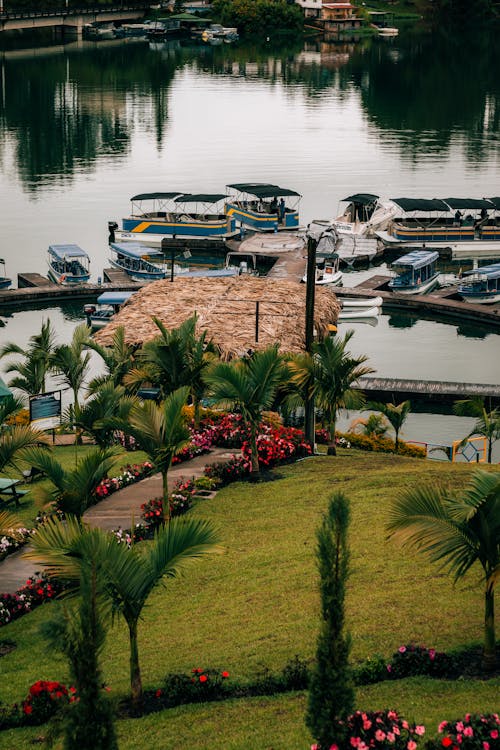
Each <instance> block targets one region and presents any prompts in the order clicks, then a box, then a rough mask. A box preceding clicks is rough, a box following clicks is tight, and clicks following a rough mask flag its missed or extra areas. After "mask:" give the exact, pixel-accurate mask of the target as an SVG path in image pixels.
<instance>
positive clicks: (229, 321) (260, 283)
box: [95, 276, 340, 357]
mask: <svg viewBox="0 0 500 750" xmlns="http://www.w3.org/2000/svg"><path fill="white" fill-rule="evenodd" d="M305 299H306V285H305V284H298V283H297V282H296V281H285V280H282V279H279V280H272V279H269V278H258V277H254V276H248V277H247V276H236V277H231V278H211V279H209V278H200V279H196V278H187V279H183V278H182V276H178V277H176V279H175V281H174V283H170V281H168V280H162V281H155V282H154V283H152V284H148V285H147V286H146V287H144V288H143V289H141V290H140V291H139V292H137V293H136V294H134V295H133V297H131V299H130V300H129V301H128V302H127V303H126V304H125V305H124V307H123V308H122V309H121V310H120V312H119V313H118V314H117V315H115V316H114V318H113V320H112V321H111V323H109V324H108V325H107V326H106V327H105V328H103V329H102V330H100V331H98V332H97V333H96V335H95V339H96V341H98V342H99V343H100V344H103V345H109V344H110V343H111V340H112V337H113V333H114V331H115V330H116V329H117V328H118V327H119V326H124V328H125V340H126V341H127V343H129V344H142V343H143V342H144V341H148V340H150V339H152V338H154V337H155V336H157V335H158V328H157V327H156V325H155V324H154V322H153V321H152V316H153V315H154V316H156V317H157V318H159V319H160V320H161V321H162V322H163V324H164V325H165V326H166V327H167V328H176V327H177V326H179V325H180V324H181V323H182V322H183V321H184V320H186V319H187V318H189V317H190V316H191V315H193V313H195V312H196V314H197V316H198V324H197V325H198V330H199V331H200V332H201V331H204V330H206V331H207V332H208V335H209V337H210V338H212V339H213V342H214V343H215V344H216V345H217V346H218V347H219V349H220V351H221V354H222V355H223V356H226V357H230V356H233V355H236V356H240V355H242V354H244V353H245V352H247V351H248V350H249V349H253V350H255V349H262V348H265V347H267V346H269V345H271V344H274V343H279V345H280V349H281V350H282V351H283V352H299V351H303V349H304V339H305ZM257 302H258V303H259V316H258V341H257V342H256V340H255V329H256V303H257ZM339 309H340V306H339V304H338V301H337V298H336V297H335V295H334V293H333V292H332V291H331V290H329V289H327V288H325V287H319V286H317V287H316V302H315V328H316V330H317V331H318V332H319V333H320V334H323V333H325V332H326V330H327V327H328V325H329V324H334V323H336V321H337V316H338V312H339Z"/></svg>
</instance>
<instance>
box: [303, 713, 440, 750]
mask: <svg viewBox="0 0 500 750" xmlns="http://www.w3.org/2000/svg"><path fill="white" fill-rule="evenodd" d="M342 729H343V731H344V732H345V747H350V748H358V750H368V748H377V750H389V749H390V750H416V748H417V746H418V743H419V742H420V740H421V738H422V737H423V735H424V734H425V727H424V726H422V725H417V726H414V725H413V724H409V723H408V722H407V721H406V720H405V719H403V718H402V717H400V716H398V714H397V713H396V711H390V710H385V711H356V712H355V713H354V714H352V715H351V716H349V717H348V718H347V720H346V722H345V723H344V724H343V725H342ZM314 747H315V746H314V745H313V748H314ZM316 748H317V746H316ZM334 748H336V750H339V748H338V747H337V746H336V745H335V746H334ZM330 750H332V749H331V748H330ZM341 750H343V747H342V748H341Z"/></svg>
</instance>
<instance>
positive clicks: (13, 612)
mask: <svg viewBox="0 0 500 750" xmlns="http://www.w3.org/2000/svg"><path fill="white" fill-rule="evenodd" d="M62 590H63V585H62V583H60V582H59V581H57V580H56V579H49V577H48V576H47V575H46V574H45V573H35V575H34V576H32V577H31V578H28V580H27V581H26V584H25V585H24V586H21V588H19V589H18V590H17V591H16V593H15V594H0V626H1V625H7V624H8V623H9V622H12V620H17V619H18V618H19V617H22V616H23V615H25V614H27V613H28V612H31V611H32V610H33V609H35V608H36V607H38V606H40V604H43V603H44V602H46V601H50V600H52V599H54V597H55V596H57V595H58V594H59V593H60V592H61V591H62Z"/></svg>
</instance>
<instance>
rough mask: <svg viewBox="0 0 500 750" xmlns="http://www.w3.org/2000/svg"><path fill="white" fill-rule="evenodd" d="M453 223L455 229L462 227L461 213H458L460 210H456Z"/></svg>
mask: <svg viewBox="0 0 500 750" xmlns="http://www.w3.org/2000/svg"><path fill="white" fill-rule="evenodd" d="M453 223H454V225H455V226H456V227H461V226H462V213H461V212H460V210H459V209H458V208H457V210H456V211H455V220H454V222H453Z"/></svg>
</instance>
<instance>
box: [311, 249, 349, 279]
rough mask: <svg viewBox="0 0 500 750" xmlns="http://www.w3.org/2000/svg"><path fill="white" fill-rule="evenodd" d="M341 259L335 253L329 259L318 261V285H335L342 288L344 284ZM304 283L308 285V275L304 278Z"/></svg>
mask: <svg viewBox="0 0 500 750" xmlns="http://www.w3.org/2000/svg"><path fill="white" fill-rule="evenodd" d="M339 265H340V258H339V256H338V255H337V253H333V254H332V255H330V256H328V257H327V258H323V259H318V260H317V262H316V282H315V283H316V285H318V286H323V285H324V284H333V285H334V286H340V285H341V284H342V276H343V274H342V271H341V270H340V268H339ZM302 281H303V283H304V284H305V283H307V273H305V274H304V276H303V277H302Z"/></svg>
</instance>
